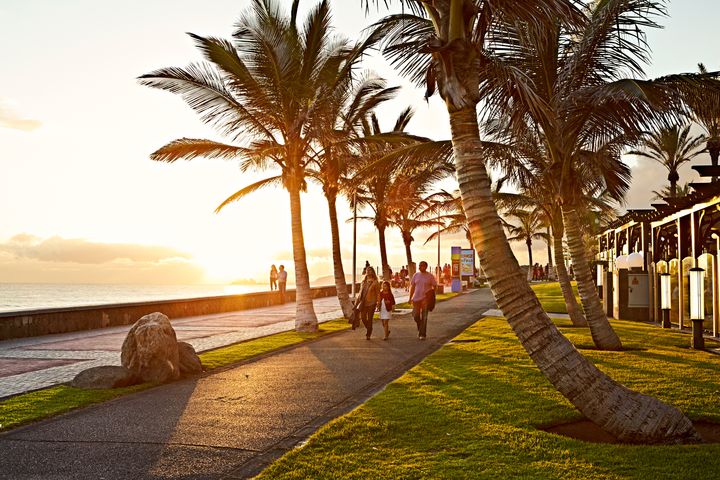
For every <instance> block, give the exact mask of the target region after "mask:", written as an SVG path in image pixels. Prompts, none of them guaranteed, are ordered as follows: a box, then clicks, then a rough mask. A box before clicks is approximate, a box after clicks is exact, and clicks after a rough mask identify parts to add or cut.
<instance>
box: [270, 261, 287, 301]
mask: <svg viewBox="0 0 720 480" xmlns="http://www.w3.org/2000/svg"><path fill="white" fill-rule="evenodd" d="M286 287H287V270H285V265H280V269H279V270H278V269H277V268H276V267H275V265H272V266H271V267H270V291H271V292H272V291H273V290H277V291H278V292H280V301H281V302H282V303H285V289H286Z"/></svg>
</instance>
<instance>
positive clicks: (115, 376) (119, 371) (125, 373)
mask: <svg viewBox="0 0 720 480" xmlns="http://www.w3.org/2000/svg"><path fill="white" fill-rule="evenodd" d="M136 383H140V380H139V379H138V378H137V376H135V375H134V374H133V373H132V372H131V371H130V370H128V369H127V368H125V367H118V366H109V365H107V366H103V367H92V368H88V369H87V370H83V371H82V372H80V373H78V374H77V375H75V378H73V380H72V382H70V385H72V386H73V387H76V388H92V389H96V388H120V387H127V386H129V385H135V384H136Z"/></svg>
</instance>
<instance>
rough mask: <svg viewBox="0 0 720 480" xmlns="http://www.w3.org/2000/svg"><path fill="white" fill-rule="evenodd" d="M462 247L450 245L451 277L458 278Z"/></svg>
mask: <svg viewBox="0 0 720 480" xmlns="http://www.w3.org/2000/svg"><path fill="white" fill-rule="evenodd" d="M461 257H462V248H460V247H450V262H451V264H452V278H460V258H461Z"/></svg>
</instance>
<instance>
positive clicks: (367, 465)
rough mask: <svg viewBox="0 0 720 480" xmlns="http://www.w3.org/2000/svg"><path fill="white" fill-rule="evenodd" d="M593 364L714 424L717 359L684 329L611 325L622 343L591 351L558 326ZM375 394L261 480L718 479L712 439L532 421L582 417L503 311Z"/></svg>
mask: <svg viewBox="0 0 720 480" xmlns="http://www.w3.org/2000/svg"><path fill="white" fill-rule="evenodd" d="M555 322H556V324H557V325H558V326H559V327H560V329H561V330H562V332H563V333H564V334H565V335H566V336H567V337H568V338H569V339H570V340H571V341H572V342H573V343H574V344H575V345H576V346H578V348H580V349H581V350H582V352H583V354H585V355H586V356H587V357H589V358H590V360H592V361H593V362H594V363H595V364H596V365H597V366H598V367H599V368H600V369H601V370H603V371H605V372H607V373H608V374H609V375H610V376H612V377H613V378H615V379H616V380H618V381H620V382H621V383H623V384H625V385H627V386H628V387H630V388H632V389H635V390H637V391H640V392H643V393H646V394H649V395H653V396H656V397H658V398H660V399H661V400H663V401H666V402H669V403H671V404H673V405H675V406H677V407H679V408H680V409H681V410H683V411H684V412H685V413H686V414H688V415H689V416H690V417H691V418H693V419H705V420H710V421H716V422H718V421H720V394H719V393H718V392H720V376H719V375H718V374H717V372H718V371H720V357H719V356H717V355H712V354H710V353H707V352H702V351H696V350H692V349H689V348H688V339H687V336H686V335H681V334H679V333H675V332H668V331H663V330H661V329H659V328H655V327H652V326H650V325H646V324H641V323H635V322H628V321H613V322H612V325H613V328H614V329H615V330H616V331H617V333H618V334H619V335H620V337H621V338H622V339H623V344H624V345H625V346H626V347H628V348H630V349H631V350H626V351H623V352H603V351H598V350H594V349H592V346H593V342H592V338H591V337H590V335H589V331H588V330H587V329H578V328H572V324H571V323H570V321H569V320H567V319H560V320H556V321H555ZM457 340H462V341H463V342H462V343H460V342H458V343H450V344H448V345H446V346H444V347H443V348H442V349H440V350H438V351H437V352H436V353H434V354H433V355H431V356H429V357H428V358H426V359H425V360H424V361H423V362H421V363H420V364H419V365H417V366H416V367H414V368H413V369H411V370H410V371H409V372H407V373H406V374H405V375H404V376H402V377H400V378H399V379H398V380H396V381H395V382H393V383H391V384H390V385H388V386H387V388H385V389H384V390H383V391H382V392H381V393H379V394H378V395H376V396H375V397H373V398H372V399H370V400H369V401H368V402H366V403H365V404H363V405H362V406H360V407H358V408H357V409H355V410H354V411H352V412H350V413H349V414H347V415H345V416H343V417H340V418H338V419H336V420H334V421H332V422H330V423H329V424H328V425H326V426H325V427H323V428H321V429H320V430H319V431H318V432H317V433H316V434H315V435H313V436H312V437H311V438H310V439H309V441H308V442H307V444H305V446H303V447H302V448H299V449H295V450H293V451H291V452H289V453H288V454H286V455H285V456H284V457H282V458H281V459H279V460H278V461H277V462H275V463H274V464H272V465H271V466H270V467H269V468H268V469H266V470H265V471H264V472H263V473H262V474H261V475H260V477H259V478H262V479H265V478H267V479H270V478H272V479H304V478H313V479H336V478H343V479H364V478H393V479H395V478H397V479H420V478H452V479H470V478H472V479H497V478H522V479H551V478H558V479H560V478H561V479H570V480H573V479H577V480H580V479H648V478H653V479H664V478H692V479H694V480H701V479H716V478H718V477H717V475H718V472H719V471H720V445H717V444H716V445H693V446H663V447H659V446H652V447H651V446H637V445H635V446H628V445H609V444H593V443H587V442H582V441H578V440H573V439H569V438H566V437H561V436H558V435H553V434H549V433H546V432H544V431H542V430H538V429H537V428H535V426H536V425H549V424H555V423H560V422H567V421H572V420H577V419H580V418H581V415H580V414H579V413H578V412H577V410H575V409H574V408H573V407H572V406H571V405H570V404H569V402H567V401H566V400H565V399H564V398H563V397H562V396H561V395H560V394H559V393H558V392H557V391H556V390H555V389H554V388H553V387H552V386H551V385H550V384H549V383H548V382H547V380H545V378H544V377H543V376H542V375H541V374H540V372H539V371H538V369H537V368H536V367H535V365H534V364H533V363H532V361H531V360H530V359H529V357H528V356H527V354H526V353H525V351H524V349H523V348H522V346H521V345H520V343H519V342H518V340H517V338H516V337H515V335H514V334H513V332H512V331H511V329H510V328H509V326H508V324H507V322H506V321H505V320H504V319H502V318H486V319H482V320H480V321H478V322H477V323H476V324H474V325H473V326H472V327H470V328H469V329H467V330H466V331H465V332H463V333H462V334H461V335H460V336H459V337H457Z"/></svg>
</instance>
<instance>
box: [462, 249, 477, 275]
mask: <svg viewBox="0 0 720 480" xmlns="http://www.w3.org/2000/svg"><path fill="white" fill-rule="evenodd" d="M460 276H461V277H473V276H475V250H474V249H472V248H463V249H462V250H461V251H460Z"/></svg>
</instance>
